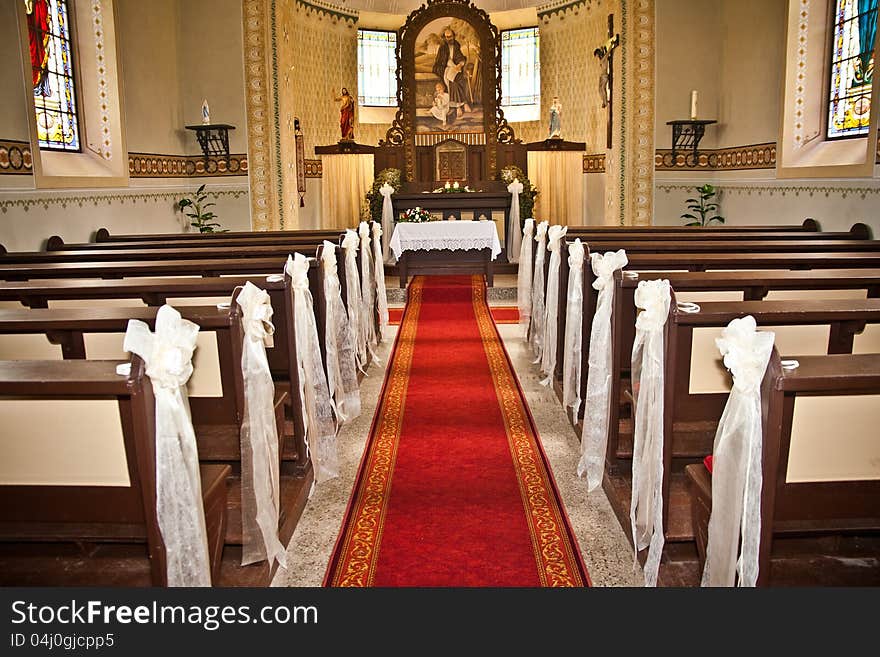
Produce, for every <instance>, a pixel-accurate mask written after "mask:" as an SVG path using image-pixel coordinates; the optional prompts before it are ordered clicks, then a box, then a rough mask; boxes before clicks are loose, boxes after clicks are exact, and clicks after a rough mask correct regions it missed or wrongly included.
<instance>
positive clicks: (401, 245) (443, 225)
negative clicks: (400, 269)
mask: <svg viewBox="0 0 880 657" xmlns="http://www.w3.org/2000/svg"><path fill="white" fill-rule="evenodd" d="M389 247H390V248H391V250H392V251H393V252H394V255H395V256H396V257H397V258H400V256H401V254H402V253H403V252H404V251H417V250H424V251H430V250H439V249H447V250H450V251H466V250H470V249H492V260H494V259H495V258H497V257H498V255H499V254H500V253H501V242H500V240H499V239H498V230H497V229H496V227H495V222H492V221H431V222H426V223H422V224H419V223H398V224H397V225H396V226H395V227H394V234H393V235H392V236H391V242H390V243H389Z"/></svg>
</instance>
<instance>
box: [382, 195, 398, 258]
mask: <svg viewBox="0 0 880 657" xmlns="http://www.w3.org/2000/svg"><path fill="white" fill-rule="evenodd" d="M379 193H380V194H381V195H382V253H384V254H385V260H384V262H386V263H387V264H389V265H393V264H394V263H395V262H397V258H395V257H394V254H393V253H392V252H391V249H389V248H388V242H389V241H390V240H391V233H392V232H393V231H394V206H393V204H392V203H391V195H392V194H393V193H394V187H392V186H391V185H389V184H388V183H384V184H383V185H382V186H381V187H380V188H379Z"/></svg>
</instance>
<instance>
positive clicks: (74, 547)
mask: <svg viewBox="0 0 880 657" xmlns="http://www.w3.org/2000/svg"><path fill="white" fill-rule="evenodd" d="M117 363H118V361H64V362H52V361H17V362H16V361H3V362H0V396H2V397H0V404H2V405H4V406H5V405H9V404H14V405H15V408H20V406H21V404H23V403H26V402H25V400H33V401H35V403H38V404H40V408H39V409H34V410H35V411H37V412H33V413H30V414H29V415H28V416H27V417H26V418H24V421H25V422H26V425H23V426H22V425H20V424H17V423H13V422H7V423H5V424H4V431H3V433H4V438H3V443H4V445H5V447H4V449H5V450H13V454H14V455H12V454H10V452H8V451H6V452H5V454H4V456H3V461H4V465H3V466H2V468H3V470H4V475H3V481H2V483H0V490H2V495H3V504H2V505H0V584H2V585H3V586H165V585H166V584H167V579H166V573H165V567H166V561H165V543H164V541H163V539H162V534H161V532H160V530H159V523H158V517H157V514H156V466H155V463H156V455H155V449H156V448H155V445H156V442H155V441H156V437H155V421H154V417H155V402H154V399H153V392H152V387H151V385H150V381H149V379H148V378H147V377H146V375H145V374H144V364H143V361H141V360H140V359H139V358H138V357H137V356H134V357H132V359H131V373H130V375H129V376H127V377H125V376H120V375H118V374H117V373H116V365H117ZM10 398H11V399H10ZM13 400H14V401H13ZM59 401H60V402H61V403H62V404H65V408H66V409H67V411H68V412H76V411H77V410H79V409H80V408H81V407H82V406H83V404H86V405H88V403H89V402H90V401H93V402H94V401H97V402H98V403H103V404H115V405H116V406H117V410H116V419H117V420H118V431H117V432H115V434H114V435H111V436H109V437H108V442H107V443H105V444H106V445H108V446H109V447H113V448H114V449H113V450H112V451H114V453H115V455H116V457H117V458H116V462H115V463H110V464H104V467H102V466H100V465H96V464H95V463H94V462H91V463H89V464H87V465H85V466H83V464H82V463H81V462H77V461H81V459H78V458H77V457H78V456H80V455H81V452H79V448H80V444H79V443H80V442H81V441H82V440H83V439H84V438H86V436H85V435H84V434H89V436H88V438H89V439H90V440H94V438H95V437H94V433H95V432H97V431H98V428H97V427H96V425H94V424H89V425H81V424H80V421H81V420H82V418H77V417H73V418H66V417H65V415H64V414H61V415H59V414H60V413H61V410H60V409H59V407H58V406H57V405H53V402H59ZM90 408H91V407H90ZM40 410H42V412H40ZM50 410H51V411H52V412H49V411H50ZM110 413H111V415H112V411H110ZM4 415H5V414H4ZM7 419H8V418H7ZM65 419H69V420H70V421H69V422H68V423H66V424H64V420H65ZM47 424H48V426H46V425H47ZM59 424H61V426H63V432H64V433H63V435H59V432H58V427H59ZM110 424H112V420H111V422H110ZM35 442H38V443H40V445H43V444H45V448H46V450H48V451H46V452H41V451H40V449H39V446H37V445H34V443H35ZM108 451H109V450H108ZM59 454H60V457H59ZM65 455H66V456H69V457H70V458H64V456H65ZM94 460H95V461H107V460H110V461H112V460H113V459H112V458H111V457H108V455H106V454H102V455H101V458H99V459H94ZM119 461H121V463H120V462H119ZM51 462H54V466H55V467H54V468H53V467H52V464H51ZM114 469H115V472H114ZM120 470H121V472H120ZM230 470H231V468H230V466H229V465H223V464H203V465H202V466H201V486H202V500H203V504H204V513H205V524H206V528H207V536H208V550H209V555H210V563H211V575H212V581H213V582H214V583H215V584H216V583H218V580H219V579H220V577H219V572H220V555H221V551H222V549H223V537H224V535H225V534H226V507H227V478H228V477H229V475H230ZM96 478H98V479H99V481H95V479H96ZM126 480H127V481H126Z"/></svg>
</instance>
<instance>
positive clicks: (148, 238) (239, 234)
mask: <svg viewBox="0 0 880 657" xmlns="http://www.w3.org/2000/svg"><path fill="white" fill-rule="evenodd" d="M339 232H340V231H339V229H338V228H318V229H313V230H297V231H289V230H260V231H257V230H239V231H229V232H227V233H131V234H121V235H111V234H110V231H109V230H107V229H106V228H99V229H98V230H97V231H96V232H95V239H94V241H95V242H163V241H166V240H178V239H182V240H193V241H199V240H216V239H223V240H227V239H237V238H243V239H249V238H251V237H254V236H260V237H285V236H287V235H290V234H291V233H295V234H297V235H304V236H305V235H309V236H312V237H314V238H316V239H328V240H333V239H334V238H335V236H336V235H338V234H339Z"/></svg>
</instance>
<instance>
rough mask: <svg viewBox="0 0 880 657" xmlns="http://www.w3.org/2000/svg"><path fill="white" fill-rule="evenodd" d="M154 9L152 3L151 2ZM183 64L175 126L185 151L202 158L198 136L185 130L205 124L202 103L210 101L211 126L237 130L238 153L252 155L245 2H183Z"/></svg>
mask: <svg viewBox="0 0 880 657" xmlns="http://www.w3.org/2000/svg"><path fill="white" fill-rule="evenodd" d="M147 4H150V5H152V3H147ZM178 11H179V20H178V34H177V36H178V40H179V42H178V46H177V47H178V53H179V54H178V59H177V61H176V62H174V65H175V66H176V67H177V68H178V69H179V71H180V77H179V80H178V82H179V84H180V89H179V99H180V100H179V112H180V114H181V120H180V121H178V123H177V124H176V125H175V126H174V127H175V129H176V130H178V131H182V132H186V133H187V134H186V135H184V143H185V145H186V152H187V153H190V154H197V153H200V152H201V150H200V148H199V146H198V144H197V143H196V140H195V136H194V134H193V131H191V130H185V128H184V127H183V126H184V125H193V124H198V123H201V122H202V100H203V99H207V101H208V105H209V107H210V110H211V123H228V124H230V125H234V126H235V130H233V131H231V132H230V133H229V148H230V150H231V151H232V152H233V153H244V152H246V151H247V130H246V110H245V100H244V63H243V58H242V53H243V52H244V41H243V38H242V14H241V0H185V1H183V2H179V10H178Z"/></svg>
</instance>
